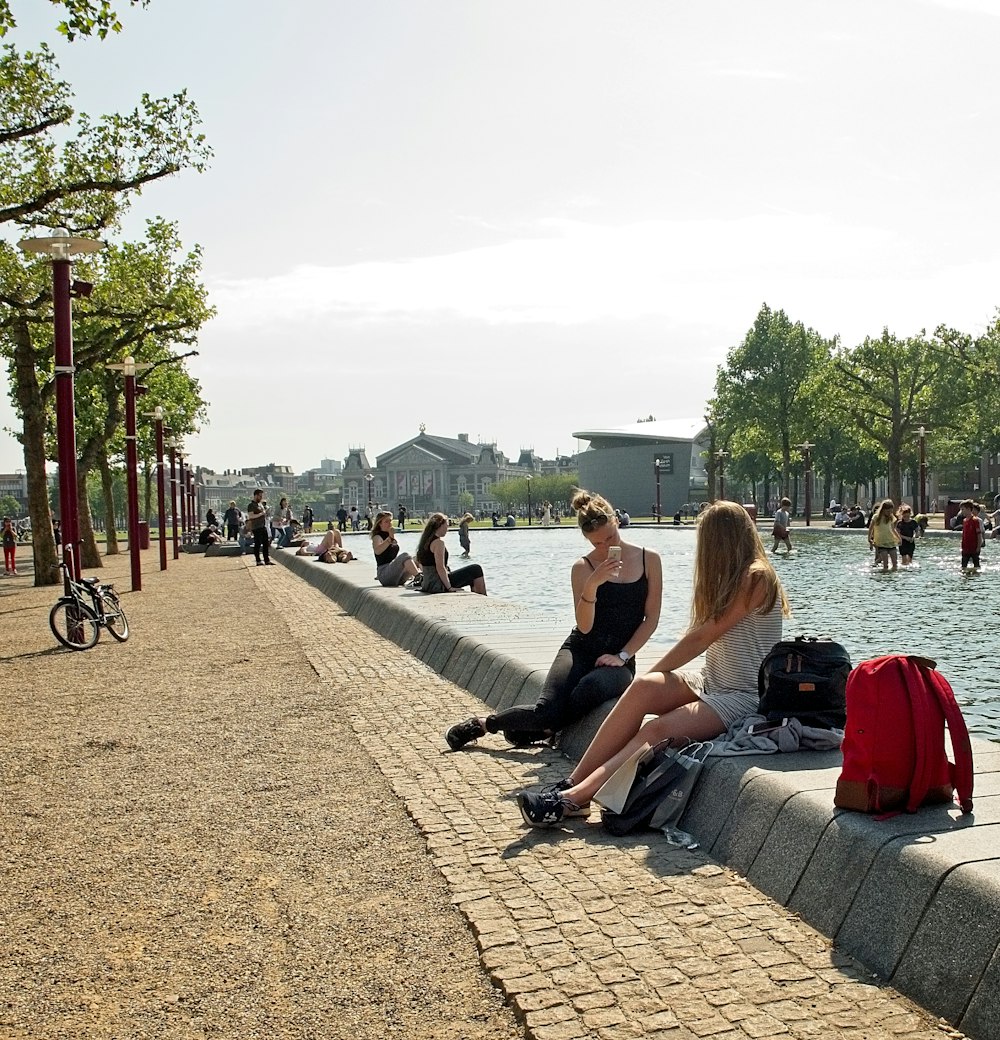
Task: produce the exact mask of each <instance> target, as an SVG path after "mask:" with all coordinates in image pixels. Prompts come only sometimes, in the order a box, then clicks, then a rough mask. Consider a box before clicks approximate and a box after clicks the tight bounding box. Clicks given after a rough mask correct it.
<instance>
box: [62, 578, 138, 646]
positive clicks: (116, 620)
mask: <svg viewBox="0 0 1000 1040" xmlns="http://www.w3.org/2000/svg"><path fill="white" fill-rule="evenodd" d="M58 566H59V567H60V569H61V570H62V572H63V587H64V590H65V591H64V594H63V595H62V596H60V597H59V599H58V600H57V601H56V603H55V604H54V606H53V607H52V609H51V610H50V611H49V627H50V628H51V629H52V634H53V635H54V636H55V637H56V639H58V640H59V642H60V643H62V645H63V646H65V647H69V649H70V650H89V649H90V648H91V647H92V646H93V645H94V644H95V643H96V642H97V640H98V639H99V638H100V635H101V628H102V627H103V628H106V629H107V630H108V631H109V632H110V633H111V636H112V638H114V639H116V640H117V641H118V642H119V643H124V642H125V640H126V639H128V636H129V627H128V618H127V617H126V616H125V611H124V610H123V609H122V605H121V602H120V601H119V599H118V593H117V592H115V588H114V585H112V584H110V583H109V584H102V583H101V582H100V581H99V580H98V579H97V578H84V579H83V580H82V581H75V580H74V579H73V578H72V577H71V576H70V572H69V569H68V568H67V566H66V563H65V561H63V562H62V563H60V564H59V565H58Z"/></svg>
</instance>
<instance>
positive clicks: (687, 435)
mask: <svg viewBox="0 0 1000 1040" xmlns="http://www.w3.org/2000/svg"><path fill="white" fill-rule="evenodd" d="M704 430H705V420H704V419H654V420H653V421H652V422H640V423H629V425H627V426H607V427H604V428H600V429H599V428H591V429H588V430H580V431H579V432H578V433H574V434H573V436H574V437H576V438H578V439H580V440H585V441H595V440H599V441H609V440H622V441H696V440H698V439H699V437H700V436H701V434H702V433H703V432H704Z"/></svg>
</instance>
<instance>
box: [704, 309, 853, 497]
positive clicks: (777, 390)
mask: <svg viewBox="0 0 1000 1040" xmlns="http://www.w3.org/2000/svg"><path fill="white" fill-rule="evenodd" d="M833 344H834V341H832V340H825V339H823V338H822V337H821V336H820V335H819V334H818V333H817V332H815V331H814V330H813V329H807V328H806V327H805V326H804V325H803V324H802V323H801V322H795V323H793V322H792V321H791V320H790V319H789V318H788V316H787V315H786V314H785V312H784V311H782V310H779V311H772V310H771V309H770V307H768V305H767V304H766V303H765V304H764V305H763V306H762V307H761V309H760V311H759V312H758V314H757V318H756V320H755V321H754V324H753V327H752V328H751V329H750V330H749V331H748V332H747V334H746V336H745V337H744V339H743V342H742V343H741V344H740V345H739V346H738V347H735V348H733V349H732V350H730V351H729V354H728V355H727V357H726V364H725V365H724V366H723V367H722V368H720V369H719V372H718V376H717V377H716V383H715V393H716V396H715V399H714V401H713V403H712V411H713V415H714V417H715V420H716V421H717V423H718V424H719V431H725V432H728V433H735V432H736V431H737V430H740V429H743V428H745V427H759V428H760V430H761V431H762V435H763V438H764V449H765V451H767V452H768V453H769V452H771V451H775V453H776V454H777V455H778V457H779V458H780V460H781V480H782V490H783V491H784V492H785V493H787V492H788V488H789V484H790V481H791V463H792V448H793V446H794V444H795V441H796V440H798V439H799V438H801V437H802V436H804V434H805V431H806V429H807V426H808V423H807V412H806V400H805V397H804V394H803V387H804V385H805V384H806V381H807V380H808V379H809V376H810V375H811V373H812V372H813V371H814V370H815V369H816V368H817V367H818V366H820V365H821V364H822V363H823V360H824V359H825V358H827V357H829V355H830V352H831V350H832V348H833ZM724 440H725V438H724V437H723V438H720V443H723V442H724Z"/></svg>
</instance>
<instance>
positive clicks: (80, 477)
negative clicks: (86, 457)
mask: <svg viewBox="0 0 1000 1040" xmlns="http://www.w3.org/2000/svg"><path fill="white" fill-rule="evenodd" d="M83 466H84V463H83V462H82V460H81V461H80V462H78V463H77V466H76V481H77V483H76V510H77V514H78V516H77V523H78V524H79V525H80V566H81V567H103V566H104V561H103V560H102V559H101V554H100V552H99V551H98V549H97V538H96V537H95V536H94V525H93V522H92V520H91V516H90V497H89V496H88V495H87V471H86V470H85V469H84V468H83Z"/></svg>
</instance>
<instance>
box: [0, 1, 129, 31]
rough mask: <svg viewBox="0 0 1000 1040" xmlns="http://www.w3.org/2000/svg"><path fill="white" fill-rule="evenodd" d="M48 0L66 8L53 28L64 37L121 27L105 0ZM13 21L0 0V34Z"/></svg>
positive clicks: (9, 12)
mask: <svg viewBox="0 0 1000 1040" xmlns="http://www.w3.org/2000/svg"><path fill="white" fill-rule="evenodd" d="M50 2H51V3H53V4H55V5H56V6H57V7H63V8H64V9H65V11H66V20H65V21H64V22H59V24H58V25H57V26H56V29H57V31H58V32H61V33H62V34H63V35H64V36H65V37H66V38H67V39H68V40H75V39H76V37H77V36H92V35H93V34H94V33H97V35H98V36H99V37H100V38H101V39H102V40H103V39H105V37H106V36H107V35H108V33H109V32H115V33H118V32H121V31H122V25H121V22H120V21H119V20H118V15H117V13H116V12H115V11H114V10H113V9H112V7H111V4H110V3H109V2H108V0H97V2H96V3H95V2H94V0H50ZM128 2H129V4H131V6H132V7H140V6H141V7H147V6H148V5H149V0H128ZM16 25H17V22H16V21H15V20H14V12H13V11H12V10H11V6H10V0H0V36H6V35H7V33H8V32H9V31H10V30H11V29H13V28H14V27H15V26H16Z"/></svg>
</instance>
